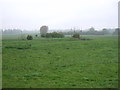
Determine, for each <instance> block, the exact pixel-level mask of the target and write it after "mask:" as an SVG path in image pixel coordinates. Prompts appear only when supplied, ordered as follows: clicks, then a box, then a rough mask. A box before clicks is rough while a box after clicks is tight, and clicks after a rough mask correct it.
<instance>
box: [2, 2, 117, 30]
mask: <svg viewBox="0 0 120 90" xmlns="http://www.w3.org/2000/svg"><path fill="white" fill-rule="evenodd" d="M118 1H119V0H0V19H1V20H0V29H1V28H2V29H8V28H10V29H12V28H19V29H27V30H34V29H39V28H40V26H42V25H48V27H49V29H70V28H74V27H75V28H76V29H88V28H90V27H91V26H93V27H94V28H95V29H102V28H115V27H117V26H118Z"/></svg>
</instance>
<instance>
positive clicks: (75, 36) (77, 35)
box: [72, 33, 80, 38]
mask: <svg viewBox="0 0 120 90" xmlns="http://www.w3.org/2000/svg"><path fill="white" fill-rule="evenodd" d="M72 37H74V38H80V34H78V33H75V34H73V36H72Z"/></svg>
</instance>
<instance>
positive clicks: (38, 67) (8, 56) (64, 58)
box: [2, 36, 118, 88]
mask: <svg viewBox="0 0 120 90" xmlns="http://www.w3.org/2000/svg"><path fill="white" fill-rule="evenodd" d="M3 37H4V36H3ZM82 37H84V38H89V39H90V40H78V39H73V38H71V37H65V38H56V39H50V38H36V39H33V40H20V39H18V38H16V39H15V37H12V39H10V36H9V38H7V37H6V38H5V37H4V38H5V39H4V38H3V41H2V44H3V45H2V62H3V63H2V66H3V67H2V74H3V82H2V84H3V88H117V87H118V38H117V37H116V36H82Z"/></svg>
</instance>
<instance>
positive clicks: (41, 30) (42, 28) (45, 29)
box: [40, 26, 48, 35]
mask: <svg viewBox="0 0 120 90" xmlns="http://www.w3.org/2000/svg"><path fill="white" fill-rule="evenodd" d="M47 31H48V26H42V27H40V34H41V35H42V34H46V33H47Z"/></svg>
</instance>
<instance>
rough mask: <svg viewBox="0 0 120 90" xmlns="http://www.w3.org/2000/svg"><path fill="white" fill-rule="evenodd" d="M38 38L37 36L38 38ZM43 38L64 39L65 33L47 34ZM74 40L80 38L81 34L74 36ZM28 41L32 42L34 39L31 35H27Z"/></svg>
mask: <svg viewBox="0 0 120 90" xmlns="http://www.w3.org/2000/svg"><path fill="white" fill-rule="evenodd" d="M36 37H37V36H36ZM41 37H46V38H64V34H63V33H56V32H53V33H47V34H42V35H41ZM72 37H73V38H80V34H78V33H75V34H73V36H72ZM26 39H27V40H32V39H33V37H32V36H31V35H27V38H26Z"/></svg>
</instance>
